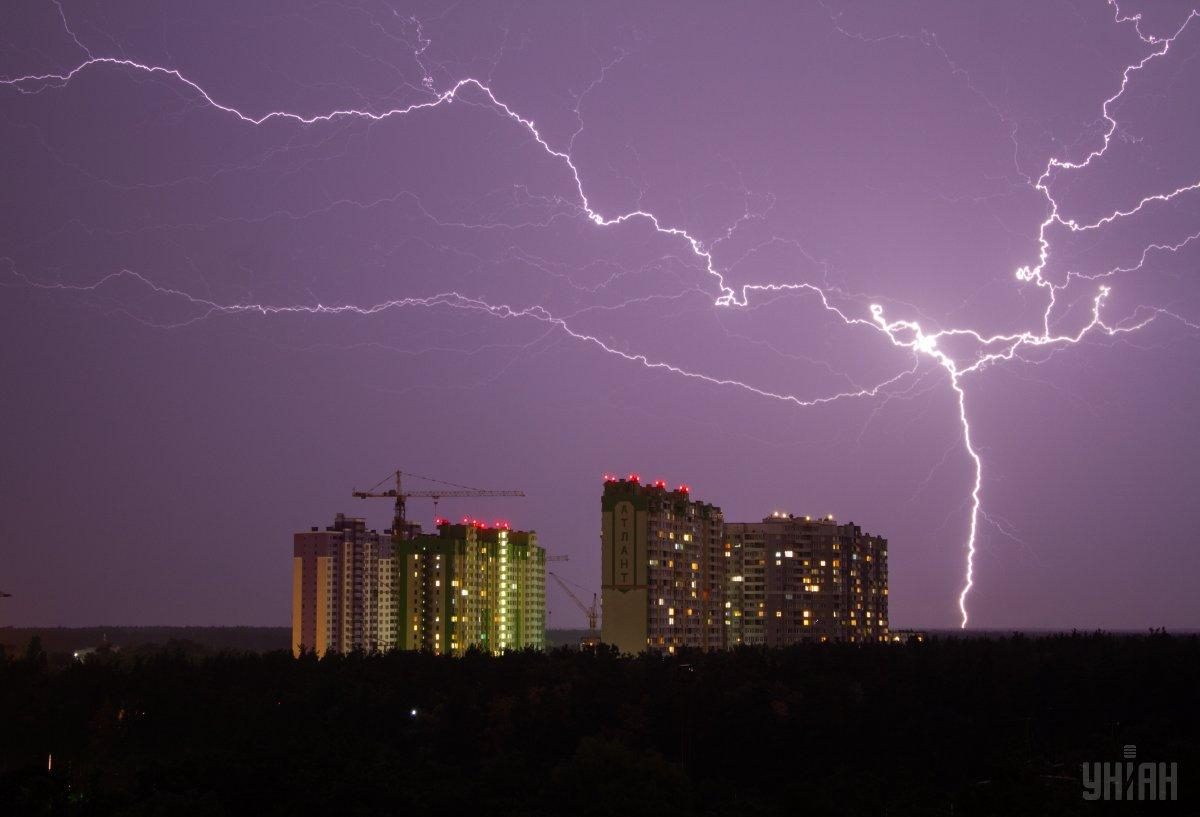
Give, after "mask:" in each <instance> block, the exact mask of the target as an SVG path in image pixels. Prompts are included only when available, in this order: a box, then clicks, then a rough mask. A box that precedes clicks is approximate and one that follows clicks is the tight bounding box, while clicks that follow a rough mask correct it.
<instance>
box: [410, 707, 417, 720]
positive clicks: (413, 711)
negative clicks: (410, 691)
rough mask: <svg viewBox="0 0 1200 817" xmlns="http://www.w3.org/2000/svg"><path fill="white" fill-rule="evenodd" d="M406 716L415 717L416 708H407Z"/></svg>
mask: <svg viewBox="0 0 1200 817" xmlns="http://www.w3.org/2000/svg"><path fill="white" fill-rule="evenodd" d="M408 716H409V717H410V718H415V717H417V710H415V709H410V710H408Z"/></svg>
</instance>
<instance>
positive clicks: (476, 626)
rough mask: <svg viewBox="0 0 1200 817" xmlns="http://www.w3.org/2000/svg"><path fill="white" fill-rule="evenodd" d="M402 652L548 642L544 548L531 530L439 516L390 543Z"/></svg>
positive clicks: (502, 647)
mask: <svg viewBox="0 0 1200 817" xmlns="http://www.w3.org/2000/svg"><path fill="white" fill-rule="evenodd" d="M394 547H395V558H394V564H395V570H396V575H395V578H394V582H393V587H394V593H393V599H394V604H395V605H396V619H397V623H398V627H397V630H398V632H397V635H396V641H397V646H398V647H400V648H401V649H408V650H428V651H429V652H434V653H438V654H448V655H461V654H462V653H463V652H465V651H466V650H467V649H469V648H470V647H473V646H474V647H478V648H480V649H484V650H488V651H489V652H492V653H500V652H503V651H504V650H519V649H524V648H526V647H532V648H535V649H543V648H544V647H545V646H546V551H545V550H544V549H542V548H541V547H540V546H538V544H537V534H536V533H534V532H533V531H514V530H509V529H508V527H507V526H499V527H488V526H486V525H482V524H480V523H473V522H469V521H468V522H464V523H462V524H451V523H450V522H448V521H445V520H442V521H440V522H439V523H438V532H437V533H435V534H419V535H417V536H415V537H413V538H410V539H403V540H399V541H397V542H396V543H395V545H394Z"/></svg>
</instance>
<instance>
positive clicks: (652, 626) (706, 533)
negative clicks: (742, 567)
mask: <svg viewBox="0 0 1200 817" xmlns="http://www.w3.org/2000/svg"><path fill="white" fill-rule="evenodd" d="M601 516H602V519H603V522H602V532H601V541H602V554H603V556H602V565H601V593H602V594H603V610H604V616H603V623H602V627H601V634H600V637H601V640H602V641H603V642H605V643H606V644H614V645H616V646H617V647H618V648H619V649H620V650H621V651H622V652H642V651H643V650H647V649H651V650H655V651H667V652H674V651H675V649H676V648H677V647H681V646H689V647H701V648H718V647H722V646H724V640H725V636H724V632H723V630H724V613H723V609H724V607H723V604H724V583H725V573H726V563H725V555H724V549H723V540H722V535H723V530H724V525H723V519H722V516H721V509H720V508H718V507H716V506H714V505H709V504H707V503H704V502H697V501H694V500H693V499H692V498H691V495H690V492H689V489H688V487H687V486H686V485H680V486H679V487H678V488H676V489H674V490H668V489H667V486H666V484H665V483H663V482H656V483H651V484H642V482H641V481H640V480H639V478H638V477H637V475H636V474H634V475H631V476H630V477H629V478H628V479H615V478H606V479H605V482H604V496H603V498H602V499H601Z"/></svg>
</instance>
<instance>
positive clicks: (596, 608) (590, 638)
mask: <svg viewBox="0 0 1200 817" xmlns="http://www.w3.org/2000/svg"><path fill="white" fill-rule="evenodd" d="M548 572H549V574H550V578H552V579H554V581H555V583H556V584H558V586H559V587H561V588H562V589H563V590H565V591H566V593H567V595H568V596H570V597H571V601H573V602H575V606H576V607H578V608H579V609H580V610H582V611H583V614H584V615H585V616H587V622H588V632H587V635H585V636H584V637H583V638H581V639H579V646H581V647H583V648H584V649H594V648H595V647H596V646H597V645H599V644H600V633H599V631H598V630H597V629H596V622H597V620H598V619H599V618H600V605H599V602H598V601H597V599H596V594H595V593H592V606H591V607H588V606H587V605H585V604H584V603H583V602H582V601H580V600H579V597H578V596H576V595H575V593H574V592H573V591H572V590H571V588H570V587H567V583H566V582H564V581H563V580H562V579H561V578H560V577H559V575H558V574H557V573H555V572H554V571H548ZM576 586H578V585H576ZM579 589H580V590H582V589H583V588H579Z"/></svg>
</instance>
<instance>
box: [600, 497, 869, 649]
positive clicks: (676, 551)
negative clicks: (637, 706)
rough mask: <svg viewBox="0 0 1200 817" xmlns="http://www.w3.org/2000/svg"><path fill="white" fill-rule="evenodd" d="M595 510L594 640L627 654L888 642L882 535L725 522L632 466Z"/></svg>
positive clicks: (795, 521) (807, 523)
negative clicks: (598, 625) (597, 621)
mask: <svg viewBox="0 0 1200 817" xmlns="http://www.w3.org/2000/svg"><path fill="white" fill-rule="evenodd" d="M601 519H602V524H601V554H602V555H601V559H602V565H601V576H602V578H601V583H602V584H601V588H602V593H603V610H604V617H603V626H602V630H601V639H602V640H603V641H604V642H605V643H607V644H613V645H615V646H616V647H618V648H619V649H620V650H621V651H622V652H641V651H643V650H652V651H657V652H674V651H675V650H676V649H677V648H679V647H684V646H686V647H698V648H701V649H719V648H725V647H735V646H738V645H740V644H746V645H766V646H783V645H787V644H793V643H796V642H800V641H854V642H863V641H886V640H887V634H888V624H887V601H888V599H887V594H888V581H887V541H886V540H885V539H882V538H880V537H877V536H871V535H870V534H865V533H863V532H862V530H861V528H859V527H858V526H857V525H854V524H853V523H847V524H838V523H837V522H835V521H834V520H833V519H832V517H826V518H824V519H817V520H814V519H811V518H808V517H796V516H792V515H790V514H781V513H775V514H772V515H771V516H769V517H766V518H765V519H764V520H763V521H762V522H754V523H726V522H725V521H724V517H723V515H722V513H721V509H720V508H718V507H716V506H715V505H710V504H708V503H704V502H699V501H696V500H693V499H692V498H691V495H690V492H689V490H688V488H687V486H685V485H683V486H679V487H678V488H676V489H675V490H668V489H667V487H666V485H665V484H664V483H662V482H656V483H652V484H643V483H642V482H641V480H640V479H639V478H638V477H637V475H636V474H635V475H631V476H630V477H629V478H628V479H616V478H613V477H606V478H605V483H604V494H603V497H602V499H601Z"/></svg>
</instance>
